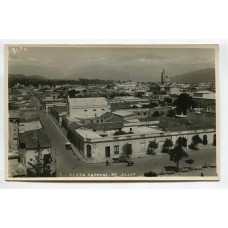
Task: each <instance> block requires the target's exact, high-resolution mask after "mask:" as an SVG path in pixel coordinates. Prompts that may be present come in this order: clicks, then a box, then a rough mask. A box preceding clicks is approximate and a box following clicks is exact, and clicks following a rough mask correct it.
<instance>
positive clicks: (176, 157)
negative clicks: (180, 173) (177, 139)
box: [169, 146, 188, 170]
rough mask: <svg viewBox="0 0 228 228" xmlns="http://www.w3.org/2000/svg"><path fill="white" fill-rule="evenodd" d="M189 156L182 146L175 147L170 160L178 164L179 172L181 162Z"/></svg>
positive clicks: (170, 153) (170, 152)
mask: <svg viewBox="0 0 228 228" xmlns="http://www.w3.org/2000/svg"><path fill="white" fill-rule="evenodd" d="M187 157H188V154H187V153H186V152H185V151H184V149H183V148H182V147H181V146H175V147H174V148H173V149H171V150H170V151H169V160H170V161H173V162H175V163H176V166H177V170H179V163H180V160H182V159H183V158H187Z"/></svg>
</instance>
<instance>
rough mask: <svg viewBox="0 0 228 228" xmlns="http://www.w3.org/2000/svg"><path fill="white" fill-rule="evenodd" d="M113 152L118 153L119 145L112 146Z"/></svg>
mask: <svg viewBox="0 0 228 228" xmlns="http://www.w3.org/2000/svg"><path fill="white" fill-rule="evenodd" d="M114 154H119V145H117V146H114Z"/></svg>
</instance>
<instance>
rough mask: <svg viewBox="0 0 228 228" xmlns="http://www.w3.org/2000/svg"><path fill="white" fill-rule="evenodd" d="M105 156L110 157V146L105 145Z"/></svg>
mask: <svg viewBox="0 0 228 228" xmlns="http://www.w3.org/2000/svg"><path fill="white" fill-rule="evenodd" d="M105 157H106V158H109V157H110V146H106V147H105Z"/></svg>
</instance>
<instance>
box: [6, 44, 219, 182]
mask: <svg viewBox="0 0 228 228" xmlns="http://www.w3.org/2000/svg"><path fill="white" fill-rule="evenodd" d="M218 51H219V47H218V45H202V44H201V45H181V44H180V45H142V44H140V45H29V44H26V45H25V44H20V45H15V44H14V45H6V46H5V67H6V69H5V71H6V73H5V74H6V75H5V76H6V78H5V81H6V96H5V99H6V100H5V102H6V107H7V109H6V111H7V113H6V123H5V125H6V180H15V181H18V180H26V181H36V180H39V181H42V180H44V181H178V180H181V181H189V180H196V181H204V180H219V148H218V146H219V145H216V142H219V137H218V133H217V132H216V131H217V130H218V127H219V126H218V123H219V122H218V118H216V116H217V114H218V103H219V98H218V93H217V92H218V91H217V90H218V89H217V88H218V80H219V74H218Z"/></svg>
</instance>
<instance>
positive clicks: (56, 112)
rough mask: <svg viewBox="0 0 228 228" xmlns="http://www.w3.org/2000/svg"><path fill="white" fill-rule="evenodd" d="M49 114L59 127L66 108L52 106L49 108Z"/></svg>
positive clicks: (65, 114)
mask: <svg viewBox="0 0 228 228" xmlns="http://www.w3.org/2000/svg"><path fill="white" fill-rule="evenodd" d="M50 114H51V115H52V116H53V117H54V118H55V119H56V121H57V122H58V123H59V125H60V126H61V125H62V118H63V116H67V107H66V106H56V105H54V106H52V107H50Z"/></svg>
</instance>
